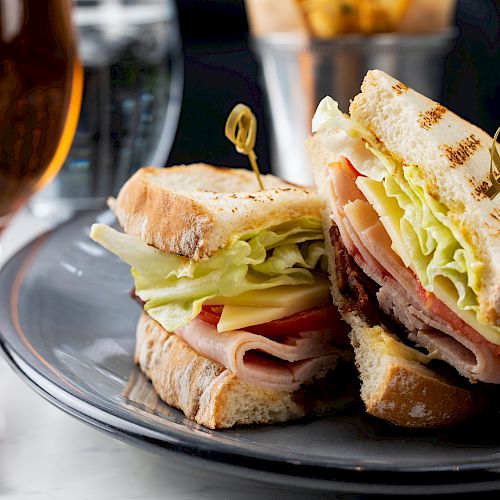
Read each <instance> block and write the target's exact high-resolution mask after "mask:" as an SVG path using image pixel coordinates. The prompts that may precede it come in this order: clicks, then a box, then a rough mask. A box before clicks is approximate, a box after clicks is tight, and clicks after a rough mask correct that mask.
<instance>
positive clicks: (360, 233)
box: [307, 70, 500, 427]
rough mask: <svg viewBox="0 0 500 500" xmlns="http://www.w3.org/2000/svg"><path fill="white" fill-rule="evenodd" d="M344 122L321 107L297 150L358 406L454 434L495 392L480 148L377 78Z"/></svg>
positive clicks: (493, 223)
mask: <svg viewBox="0 0 500 500" xmlns="http://www.w3.org/2000/svg"><path fill="white" fill-rule="evenodd" d="M349 112H350V116H348V115H344V114H343V113H341V112H340V111H339V109H338V106H337V103H336V102H335V101H334V100H333V99H332V98H330V97H326V98H325V99H323V101H321V103H320V104H319V106H318V109H317V111H316V113H315V115H314V118H313V122H312V125H313V135H312V137H310V138H309V139H308V141H307V148H308V151H309V155H310V158H311V162H312V165H313V169H314V175H315V181H316V184H317V186H318V189H319V191H320V195H321V196H322V197H323V199H324V200H325V203H326V205H327V208H326V209H325V210H324V211H323V225H324V230H325V235H326V246H327V252H328V254H329V268H330V277H331V281H332V296H333V299H334V302H335V304H336V305H337V306H338V307H339V310H340V312H341V314H342V317H343V319H344V320H345V321H346V322H347V323H349V325H350V326H351V333H350V336H351V343H352V345H353V347H354V351H355V362H356V365H357V367H358V370H359V376H360V379H361V383H362V386H361V397H362V399H363V401H364V403H365V405H366V409H367V411H368V413H370V414H372V415H375V416H377V417H379V418H382V419H384V420H387V421H389V422H392V423H394V424H396V425H400V426H406V427H441V426H448V425H453V424H456V423H458V422H460V421H462V420H465V419H466V418H469V417H470V416H472V415H474V414H475V413H477V412H478V411H479V410H480V409H481V408H483V407H484V405H485V404H486V402H487V400H488V397H491V395H490V391H491V388H493V387H495V384H499V383H500V197H497V198H495V197H494V196H491V195H490V193H491V184H492V182H493V181H492V178H491V176H492V175H493V174H491V173H490V151H489V148H490V146H491V145H492V143H493V142H492V141H493V140H492V138H491V137H490V136H489V135H488V134H486V133H485V132H484V131H482V130H480V129H479V128H478V127H476V126H474V125H472V124H470V123H468V122H466V121H465V120H463V119H461V118H459V117H458V116H457V115H455V114H454V113H452V112H451V111H449V110H448V109H446V108H445V107H444V106H442V105H440V104H438V103H436V102H433V101H431V100H430V99H428V98H426V97H424V96H422V95H421V94H419V93H417V92H415V91H414V90H412V89H410V88H408V87H407V86H406V85H404V84H403V83H401V82H399V81H397V80H396V79H394V78H392V77H391V76H389V75H387V74H385V73H383V72H382V71H377V70H375V71H369V72H368V73H367V75H366V77H365V79H364V81H363V84H362V87H361V93H360V94H358V95H357V96H356V97H355V98H354V99H353V100H352V102H351V105H350V109H349ZM493 144H494V143H493ZM493 147H494V146H493Z"/></svg>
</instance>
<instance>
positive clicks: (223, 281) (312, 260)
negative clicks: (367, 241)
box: [90, 217, 326, 331]
mask: <svg viewBox="0 0 500 500" xmlns="http://www.w3.org/2000/svg"><path fill="white" fill-rule="evenodd" d="M90 236H91V237H92V239H94V240H95V241H97V242H98V243H100V244H101V245H102V246H103V247H105V248H106V249H107V250H109V251H110V252H112V253H114V254H115V255H117V256H118V257H120V258H121V259H123V260H124V261H125V262H127V263H128V264H129V265H130V266H131V267H132V276H133V278H134V282H135V290H136V293H137V295H138V296H139V297H140V298H141V300H143V301H144V302H145V309H146V310H147V311H148V313H149V315H150V316H152V317H153V318H154V319H156V320H157V321H158V322H159V323H160V324H161V325H163V327H165V328H166V329H167V330H169V331H173V330H175V329H177V328H179V327H180V326H183V325H185V324H187V323H188V322H189V321H190V320H192V319H193V318H195V317H196V316H197V315H198V314H199V313H200V311H201V308H202V306H203V303H204V302H205V301H207V300H209V299H211V298H213V297H216V296H223V297H234V296H237V295H240V294H242V293H244V292H248V291H251V290H265V289H268V288H272V287H277V286H281V285H304V284H312V283H314V281H315V277H314V274H313V272H312V270H313V269H315V268H318V267H321V268H322V269H323V270H326V252H325V247H324V235H323V229H322V226H321V221H320V220H319V219H316V218H313V217H303V218H298V219H295V220H293V221H290V222H287V223H285V224H281V225H279V226H276V227H274V228H270V229H266V230H261V231H255V232H252V233H249V234H245V235H242V236H240V237H235V238H234V239H233V242H232V243H231V244H230V245H229V247H227V248H223V249H221V250H219V251H218V252H216V253H215V254H214V255H213V256H212V257H210V258H209V259H208V260H206V261H202V262H195V261H193V260H190V259H188V258H186V257H182V256H178V255H172V254H166V253H164V252H160V251H159V250H157V249H156V248H154V247H152V246H149V245H148V244H146V243H145V242H144V241H142V240H141V239H140V238H137V237H134V236H130V235H128V234H124V233H120V232H118V231H116V230H114V229H112V228H111V227H109V226H106V225H105V224H94V225H93V226H92V230H91V233H90Z"/></svg>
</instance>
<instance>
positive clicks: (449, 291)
mask: <svg viewBox="0 0 500 500" xmlns="http://www.w3.org/2000/svg"><path fill="white" fill-rule="evenodd" d="M433 284H434V295H435V296H436V297H437V298H438V299H439V300H440V301H441V302H444V303H445V304H446V305H447V306H448V307H449V308H450V309H451V310H452V311H453V312H454V313H455V314H456V315H457V316H458V317H459V318H461V319H462V320H463V321H465V322H466V323H467V324H469V325H470V326H472V328H474V330H476V331H477V332H478V333H480V334H481V335H482V336H483V337H484V338H485V339H487V340H489V341H490V342H492V343H493V344H500V328H499V327H498V326H491V325H485V324H484V323H480V322H479V321H478V320H477V317H476V315H475V314H474V312H472V311H465V310H463V309H460V308H459V307H457V300H458V296H457V290H456V288H455V287H454V286H453V283H451V282H450V280H448V279H447V278H445V277H444V276H436V277H435V278H434V283H433Z"/></svg>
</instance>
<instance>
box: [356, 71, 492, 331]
mask: <svg viewBox="0 0 500 500" xmlns="http://www.w3.org/2000/svg"><path fill="white" fill-rule="evenodd" d="M349 111H350V113H351V116H352V117H353V118H354V119H355V120H357V121H358V122H359V123H361V124H363V125H364V126H365V127H367V128H368V129H369V130H370V131H371V132H372V133H373V134H374V135H375V136H376V137H377V138H378V139H379V140H380V141H381V146H382V147H383V148H385V149H386V150H387V151H388V152H389V153H390V154H391V155H392V156H393V157H394V158H396V159H397V160H399V161H400V162H401V163H402V164H406V165H416V166H417V167H418V168H419V170H420V171H421V172H422V176H423V179H424V182H425V184H426V188H427V190H428V192H429V193H430V194H431V196H433V197H434V198H435V199H436V200H438V201H440V202H441V203H443V204H444V205H445V206H446V208H447V209H448V214H447V216H448V217H449V218H450V219H451V220H453V221H454V223H455V225H456V226H458V227H459V228H460V229H459V230H460V232H461V237H462V239H464V240H465V241H466V242H468V243H469V244H470V245H471V246H472V247H473V248H474V252H475V253H476V258H477V259H478V260H480V262H482V264H483V266H484V267H483V270H482V272H481V278H480V283H479V293H478V304H479V318H480V320H481V321H483V322H485V323H489V324H492V325H497V326H500V196H497V197H496V198H495V199H494V200H491V199H490V198H489V197H488V196H487V195H486V191H487V190H488V187H489V185H490V184H491V182H490V179H489V174H490V153H489V148H490V146H491V144H492V142H493V138H492V137H490V136H489V135H488V134H487V133H486V132H484V131H483V130H481V129H480V128H478V127H476V126H474V125H472V124H471V123H469V122H467V121H465V120H463V119H462V118H460V117H459V116H457V115H456V114H454V113H452V112H451V111H449V110H448V109H446V108H445V107H444V106H442V105H440V104H439V103H436V102H434V101H432V100H430V99H428V98H427V97H424V96H423V95H421V94H419V93H418V92H415V91H414V90H412V89H410V88H408V87H407V86H406V85H404V84H402V83H401V82H399V81H398V80H396V79H394V78H392V77H391V76H389V75H387V74H385V73H384V72H382V71H378V70H374V71H369V72H368V73H367V75H366V77H365V79H364V81H363V84H362V86H361V93H360V94H358V95H357V96H356V97H355V98H354V99H353V101H352V102H351V106H350V109H349Z"/></svg>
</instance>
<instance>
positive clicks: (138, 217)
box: [112, 164, 322, 260]
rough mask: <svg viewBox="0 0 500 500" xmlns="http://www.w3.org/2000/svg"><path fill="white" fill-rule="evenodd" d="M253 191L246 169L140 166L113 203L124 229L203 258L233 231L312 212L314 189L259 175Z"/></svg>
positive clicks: (252, 180)
mask: <svg viewBox="0 0 500 500" xmlns="http://www.w3.org/2000/svg"><path fill="white" fill-rule="evenodd" d="M263 183H264V187H265V190H264V191H258V183H257V180H256V178H255V175H254V174H253V173H252V172H250V171H247V170H242V169H227V168H220V167H212V166H209V165H205V164H196V165H190V166H189V167H186V166H178V167H170V168H166V169H160V168H153V167H148V168H142V169H140V170H139V171H138V172H136V173H135V174H134V175H133V176H132V177H131V178H130V179H129V180H128V182H127V183H126V184H125V185H124V186H123V188H122V189H121V191H120V193H119V194H118V197H117V199H116V200H115V201H114V202H113V204H112V208H113V211H114V212H115V214H116V216H117V218H118V221H119V222H120V224H121V226H122V227H123V229H124V230H125V232H126V233H128V234H131V235H134V236H138V237H139V238H141V239H142V240H144V241H146V242H147V243H148V244H150V245H152V246H154V247H156V248H157V249H159V250H162V251H164V252H167V253H175V254H178V255H184V256H186V257H189V258H190V259H193V260H203V259H206V258H208V257H210V255H212V254H213V253H214V252H216V251H217V250H219V249H220V248H224V247H225V246H227V245H228V244H229V243H230V241H231V240H232V238H234V236H236V235H241V234H245V233H246V232H249V231H255V230H258V229H264V228H267V227H271V226H274V225H278V224H281V223H284V222H287V221H289V220H291V219H294V218H297V217H305V216H309V215H311V216H317V214H318V211H319V210H320V208H321V206H322V202H321V200H320V198H319V197H318V196H317V195H316V194H315V192H314V190H311V189H306V188H302V187H299V186H296V185H294V184H290V183H288V182H285V181H282V180H281V179H278V178H277V177H274V176H272V175H266V176H263Z"/></svg>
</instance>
